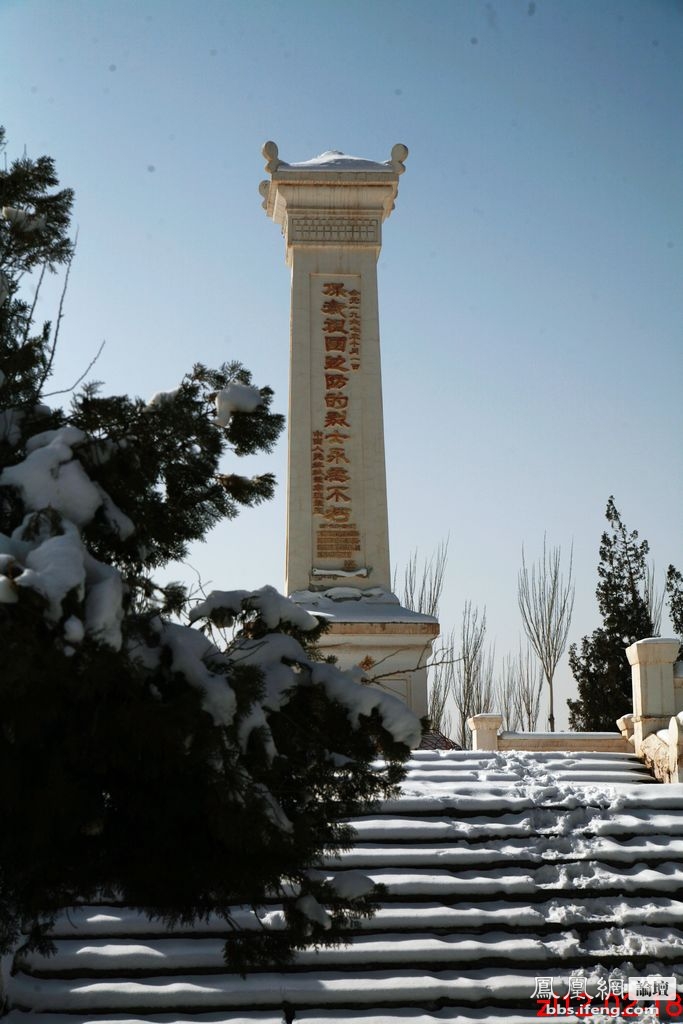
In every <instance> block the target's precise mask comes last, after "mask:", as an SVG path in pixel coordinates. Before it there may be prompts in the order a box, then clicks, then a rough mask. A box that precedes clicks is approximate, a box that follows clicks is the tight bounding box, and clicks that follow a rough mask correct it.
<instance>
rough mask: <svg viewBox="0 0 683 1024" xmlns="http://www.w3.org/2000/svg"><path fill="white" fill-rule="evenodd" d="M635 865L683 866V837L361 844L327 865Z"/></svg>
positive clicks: (552, 838) (553, 838)
mask: <svg viewBox="0 0 683 1024" xmlns="http://www.w3.org/2000/svg"><path fill="white" fill-rule="evenodd" d="M595 859H599V860H601V861H607V862H609V863H619V864H632V863H634V861H656V862H658V861H663V860H678V859H680V860H681V862H683V838H680V839H675V838H671V837H670V836H666V835H658V836H649V837H648V836H644V837H641V836H634V837H632V838H630V839H622V840H621V841H618V840H616V839H611V838H609V837H604V836H593V835H585V836H579V837H569V836H560V837H558V836H547V837H546V836H544V837H542V838H539V839H538V840H536V842H535V843H534V844H533V846H532V845H530V844H529V841H528V839H507V840H501V841H500V842H498V843H494V842H483V843H468V842H466V841H465V840H460V841H459V842H456V843H444V844H441V845H439V846H429V845H427V844H419V843H414V844H411V845H409V844H405V843H401V842H395V843H388V842H387V843H383V844H379V843H357V844H356V845H355V846H354V847H353V848H352V849H351V850H348V851H345V852H344V853H340V854H338V855H336V856H334V857H332V856H330V857H327V858H326V860H325V865H326V866H328V867H329V868H330V869H334V870H335V871H338V870H339V869H340V868H341V869H344V868H352V869H354V870H362V869H365V870H373V869H376V868H378V867H392V866H394V867H401V868H406V867H409V866H411V865H421V866H422V867H433V866H436V865H438V866H439V867H446V866H449V867H451V866H452V867H457V868H461V867H465V866H471V865H473V864H476V865H478V866H481V865H484V864H499V863H503V862H505V863H508V864H510V863H522V864H525V863H526V864H539V863H547V862H548V861H550V862H552V861H574V860H595Z"/></svg>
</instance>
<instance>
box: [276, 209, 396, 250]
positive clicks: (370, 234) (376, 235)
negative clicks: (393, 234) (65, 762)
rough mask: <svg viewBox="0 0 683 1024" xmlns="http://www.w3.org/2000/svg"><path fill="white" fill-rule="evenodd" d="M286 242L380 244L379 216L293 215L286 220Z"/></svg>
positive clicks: (290, 243)
mask: <svg viewBox="0 0 683 1024" xmlns="http://www.w3.org/2000/svg"><path fill="white" fill-rule="evenodd" d="M287 242H288V244H289V245H292V244H295V243H297V242H332V243H339V242H342V243H344V244H349V243H354V242H356V243H358V244H360V245H379V244H380V221H379V217H364V218H358V217H354V218H349V217H311V216H293V217H289V218H288V222H287Z"/></svg>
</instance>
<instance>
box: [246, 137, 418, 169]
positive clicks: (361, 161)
mask: <svg viewBox="0 0 683 1024" xmlns="http://www.w3.org/2000/svg"><path fill="white" fill-rule="evenodd" d="M261 152H262V153H263V155H264V157H265V158H266V161H267V162H266V167H265V169H266V171H267V172H268V174H275V172H276V171H280V172H281V173H282V172H283V171H285V172H286V171H288V170H292V171H355V172H358V171H384V172H386V171H390V172H392V173H394V174H403V172H404V171H405V166H404V162H405V160H406V158H407V156H408V147H407V146H404V145H403V143H402V142H397V143H396V145H395V146H393V147H392V150H391V157H390V159H389V160H385V161H384V163H378V162H377V161H376V160H366V159H365V158H364V157H359V156H349V155H348V154H347V153H342V152H341V151H340V150H338V149H328V150H327V152H325V153H321V154H320V156H314V157H313V159H312V160H304V161H302V162H300V163H293V164H288V163H285V161H284V160H280V155H279V150H278V148H277V146H276V144H275V143H274V142H264V143H263V147H262V149H261Z"/></svg>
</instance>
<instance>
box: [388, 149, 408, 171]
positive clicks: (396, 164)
mask: <svg viewBox="0 0 683 1024" xmlns="http://www.w3.org/2000/svg"><path fill="white" fill-rule="evenodd" d="M408 152H409V150H408V147H407V146H404V145H403V143H402V142H397V143H396V145H395V146H392V149H391V166H392V167H393V168H394V170H395V171H396V173H397V174H403V172H404V171H405V161H406V160H407V158H408Z"/></svg>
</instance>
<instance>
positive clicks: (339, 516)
mask: <svg viewBox="0 0 683 1024" xmlns="http://www.w3.org/2000/svg"><path fill="white" fill-rule="evenodd" d="M322 293H323V303H322V305H321V312H322V314H323V316H324V320H323V346H324V362H323V373H324V382H325V430H324V443H325V478H324V479H325V508H324V511H323V516H324V518H325V519H326V520H327V522H328V523H330V524H338V525H342V524H347V523H349V522H350V520H351V460H350V458H349V449H348V442H349V441H350V439H351V422H350V420H349V393H348V387H349V372H350V366H349V362H348V345H349V328H348V324H347V317H348V306H349V303H348V292H347V289H346V287H345V285H344V284H343V282H340V281H327V282H325V283H324V284H323V286H322ZM328 536H329V535H328ZM321 539H322V538H321ZM339 539H340V540H341V538H339ZM329 540H330V541H331V540H332V537H331V536H329ZM325 546H326V547H328V545H325ZM332 546H333V547H336V546H337V545H336V544H335V545H332ZM340 547H343V545H340ZM335 553H337V552H334V551H332V550H330V551H329V554H330V555H334V554H335ZM338 553H339V554H342V553H343V552H341V551H339V552H338Z"/></svg>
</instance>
